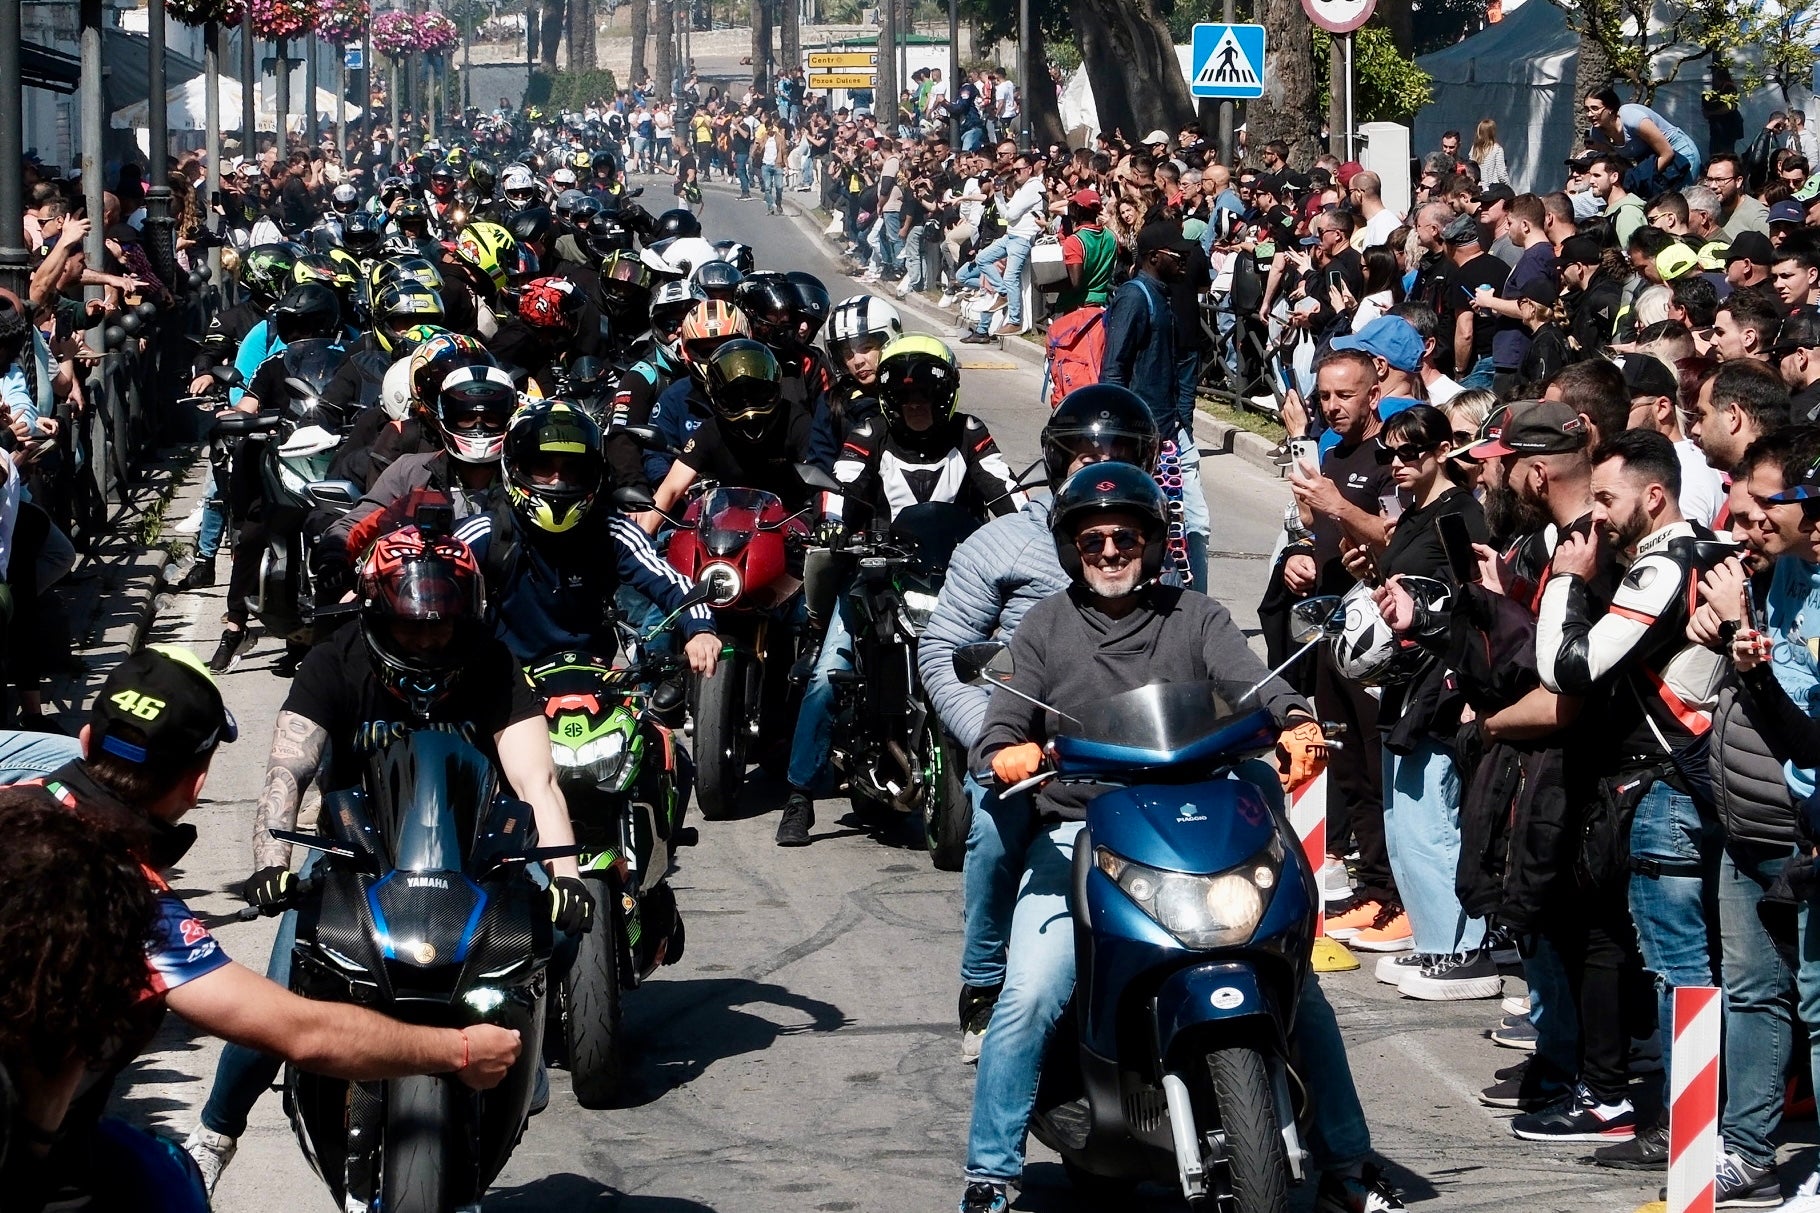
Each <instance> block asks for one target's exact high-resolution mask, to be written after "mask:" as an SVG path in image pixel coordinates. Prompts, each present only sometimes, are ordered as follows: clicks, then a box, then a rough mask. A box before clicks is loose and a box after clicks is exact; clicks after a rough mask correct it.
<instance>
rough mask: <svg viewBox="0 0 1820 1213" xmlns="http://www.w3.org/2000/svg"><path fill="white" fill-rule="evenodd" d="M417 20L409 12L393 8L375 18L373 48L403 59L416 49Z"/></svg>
mask: <svg viewBox="0 0 1820 1213" xmlns="http://www.w3.org/2000/svg"><path fill="white" fill-rule="evenodd" d="M416 43H417V21H416V19H415V18H413V17H412V16H411V14H409V13H405V12H400V11H398V10H397V9H393V10H392V11H390V12H384V13H380V14H379V15H378V16H377V17H375V18H373V49H374V50H376V51H378V52H379V53H380V54H382V55H390V56H391V57H392V58H394V59H401V58H403V57H404V56H406V55H409V54H411V53H412V52H413V51H414V50H415V49H416Z"/></svg>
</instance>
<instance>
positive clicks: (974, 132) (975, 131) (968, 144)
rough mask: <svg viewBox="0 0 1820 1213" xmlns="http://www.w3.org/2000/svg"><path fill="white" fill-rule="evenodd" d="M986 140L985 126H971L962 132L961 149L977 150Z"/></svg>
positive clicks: (967, 150) (964, 150)
mask: <svg viewBox="0 0 1820 1213" xmlns="http://www.w3.org/2000/svg"><path fill="white" fill-rule="evenodd" d="M985 142H986V128H985V127H983V126H970V127H967V128H966V129H965V130H963V131H962V132H961V150H962V151H963V152H976V151H978V150H979V149H980V146H981V145H982V144H984V143H985Z"/></svg>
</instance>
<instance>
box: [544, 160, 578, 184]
mask: <svg viewBox="0 0 1820 1213" xmlns="http://www.w3.org/2000/svg"><path fill="white" fill-rule="evenodd" d="M550 184H551V185H554V186H557V187H559V188H562V189H572V188H573V187H574V185H575V170H574V169H572V168H570V167H569V166H568V165H566V164H565V165H563V166H562V167H561V168H559V169H557V170H556V171H555V172H553V173H551V174H550Z"/></svg>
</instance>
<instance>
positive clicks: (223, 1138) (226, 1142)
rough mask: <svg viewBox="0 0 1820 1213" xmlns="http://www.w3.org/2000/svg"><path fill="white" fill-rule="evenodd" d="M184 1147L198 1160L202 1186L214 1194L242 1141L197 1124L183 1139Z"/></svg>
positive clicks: (197, 1165)
mask: <svg viewBox="0 0 1820 1213" xmlns="http://www.w3.org/2000/svg"><path fill="white" fill-rule="evenodd" d="M183 1148H184V1149H185V1150H186V1151H188V1152H189V1156H190V1157H191V1158H193V1159H195V1160H196V1169H197V1170H199V1171H201V1172H202V1186H203V1187H204V1188H205V1189H206V1190H207V1191H208V1194H209V1195H210V1196H213V1195H215V1185H216V1184H218V1183H220V1182H221V1173H222V1172H223V1171H225V1170H227V1165H228V1164H229V1163H231V1162H233V1161H234V1151H235V1150H237V1149H239V1148H240V1143H239V1141H238V1139H236V1138H232V1137H229V1136H227V1135H226V1134H225V1133H217V1132H215V1131H214V1130H213V1129H209V1128H205V1127H204V1126H202V1125H197V1126H196V1127H195V1128H194V1129H192V1130H191V1131H190V1135H189V1136H188V1137H186V1138H184V1139H183Z"/></svg>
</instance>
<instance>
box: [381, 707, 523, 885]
mask: <svg viewBox="0 0 1820 1213" xmlns="http://www.w3.org/2000/svg"><path fill="white" fill-rule="evenodd" d="M368 786H369V789H370V796H369V804H371V806H372V808H373V821H374V824H375V825H376V826H377V827H378V829H379V833H380V836H381V837H382V838H383V839H384V840H385V845H386V847H387V848H388V849H389V850H390V851H391V853H392V866H393V867H394V868H396V869H398V870H399V871H404V872H459V871H461V870H462V867H463V864H462V859H463V857H464V856H465V855H466V853H467V849H468V846H469V843H470V841H471V840H472V839H473V838H474V835H475V829H476V825H477V823H478V821H479V818H480V816H481V813H482V811H483V810H484V809H485V807H486V806H488V805H490V804H491V803H492V801H493V797H494V794H495V792H496V790H497V787H498V783H497V780H496V779H495V777H494V774H493V767H492V764H491V763H489V762H488V761H487V759H486V756H485V755H483V754H482V753H481V752H480V751H479V750H477V749H475V748H474V747H473V746H472V745H470V744H468V743H467V742H466V741H463V740H462V739H461V738H460V737H458V736H456V735H455V734H453V733H443V732H436V731H432V730H420V731H417V732H413V733H410V734H408V735H406V736H404V737H402V738H399V739H398V740H397V741H394V742H393V743H392V744H391V745H389V746H387V747H386V748H385V749H384V750H383V751H382V752H381V753H380V754H378V755H377V756H376V757H375V758H374V759H373V762H372V766H371V768H370V770H369V775H368Z"/></svg>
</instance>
